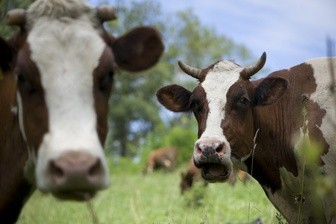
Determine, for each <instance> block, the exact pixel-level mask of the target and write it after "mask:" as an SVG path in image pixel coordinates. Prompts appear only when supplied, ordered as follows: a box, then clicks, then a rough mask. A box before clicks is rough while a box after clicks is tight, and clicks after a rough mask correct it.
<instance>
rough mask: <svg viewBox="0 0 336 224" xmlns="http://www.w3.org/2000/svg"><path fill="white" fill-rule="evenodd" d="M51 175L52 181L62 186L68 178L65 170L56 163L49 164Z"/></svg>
mask: <svg viewBox="0 0 336 224" xmlns="http://www.w3.org/2000/svg"><path fill="white" fill-rule="evenodd" d="M49 174H50V177H51V179H52V180H53V181H54V182H55V183H56V184H60V183H61V182H62V181H64V179H65V178H66V177H65V173H64V171H63V169H62V168H61V167H59V166H57V164H56V163H55V162H54V161H51V162H50V163H49Z"/></svg>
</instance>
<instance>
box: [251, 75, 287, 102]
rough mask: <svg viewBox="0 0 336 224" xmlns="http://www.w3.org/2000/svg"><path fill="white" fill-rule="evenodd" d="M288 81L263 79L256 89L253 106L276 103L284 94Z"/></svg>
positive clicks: (276, 78)
mask: <svg viewBox="0 0 336 224" xmlns="http://www.w3.org/2000/svg"><path fill="white" fill-rule="evenodd" d="M287 88H288V81H287V80H286V79H284V78H280V77H269V78H265V79H264V80H263V81H262V82H261V83H260V84H259V85H258V86H257V88H256V90H255V93H254V105H255V106H265V105H270V104H272V103H274V102H276V101H277V100H278V99H280V97H281V96H282V95H283V94H284V93H285V92H286V90H287Z"/></svg>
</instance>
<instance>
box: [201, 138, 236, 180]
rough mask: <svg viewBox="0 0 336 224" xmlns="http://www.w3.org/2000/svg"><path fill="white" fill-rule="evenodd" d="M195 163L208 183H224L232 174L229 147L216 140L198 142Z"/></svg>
mask: <svg viewBox="0 0 336 224" xmlns="http://www.w3.org/2000/svg"><path fill="white" fill-rule="evenodd" d="M194 163H195V165H196V166H197V167H198V168H200V169H201V171H202V177H203V178H204V179H205V180H206V181H208V182H224V181H226V180H227V179H228V178H229V177H230V175H231V173H232V162H231V159H230V151H229V146H228V145H227V144H225V142H222V141H218V140H215V139H206V140H202V141H201V140H198V141H197V142H196V144H195V148H194Z"/></svg>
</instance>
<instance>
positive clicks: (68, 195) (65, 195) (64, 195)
mask: <svg viewBox="0 0 336 224" xmlns="http://www.w3.org/2000/svg"><path fill="white" fill-rule="evenodd" d="M95 194H96V192H92V191H71V192H70V191H59V192H54V193H53V195H54V196H55V197H56V198H58V199H61V200H74V201H89V200H90V199H92V198H93V197H94V196H95Z"/></svg>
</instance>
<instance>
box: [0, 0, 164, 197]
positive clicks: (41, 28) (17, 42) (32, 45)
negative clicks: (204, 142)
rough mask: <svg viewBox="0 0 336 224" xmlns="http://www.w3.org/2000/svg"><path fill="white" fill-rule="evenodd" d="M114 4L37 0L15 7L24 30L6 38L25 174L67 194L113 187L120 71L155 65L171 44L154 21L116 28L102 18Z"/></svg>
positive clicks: (13, 18)
mask: <svg viewBox="0 0 336 224" xmlns="http://www.w3.org/2000/svg"><path fill="white" fill-rule="evenodd" d="M114 12H115V10H114V9H113V7H108V6H104V7H98V8H96V9H92V8H90V7H88V6H87V5H85V4H84V3H83V2H82V1H78V0H71V1H70V0H58V1H51V0H50V1H48V0H37V1H35V2H34V3H33V4H32V5H31V6H30V7H29V9H28V10H14V11H11V12H9V13H8V17H7V19H8V23H9V24H10V25H17V26H19V27H20V31H19V32H18V33H17V34H16V35H15V36H14V37H12V38H11V39H10V40H9V41H7V42H5V41H3V40H1V41H0V43H1V44H0V47H1V49H0V59H1V61H2V63H1V69H2V70H4V71H7V70H9V69H10V68H9V67H11V69H12V70H13V71H14V75H15V76H16V79H17V102H16V107H17V109H18V110H17V111H18V112H17V113H18V118H19V121H20V129H21V134H22V136H23V138H24V140H25V141H26V143H27V146H28V150H29V157H30V159H29V161H28V162H27V166H26V167H25V168H26V170H25V175H26V176H27V177H28V178H32V179H34V180H35V181H36V185H37V188H38V189H40V190H41V191H44V192H51V193H53V194H54V195H55V196H56V197H59V198H65V199H69V198H70V199H71V198H73V199H77V200H84V199H87V198H91V197H92V196H93V195H94V194H95V192H96V191H97V190H99V189H102V188H105V187H107V185H108V182H109V174H108V169H107V164H106V159H105V157H104V153H103V144H104V141H105V138H106V133H107V115H108V99H109V96H110V92H111V88H112V82H113V76H114V73H115V71H116V70H117V69H118V68H120V69H124V70H127V71H134V72H135V71H141V70H144V69H147V68H149V67H151V66H152V65H154V64H155V63H156V62H157V61H158V59H159V57H160V55H161V54H162V52H163V44H162V41H161V38H160V35H159V34H158V32H157V31H156V30H155V29H153V28H150V27H139V28H136V29H133V30H132V31H130V32H129V33H127V34H125V35H124V36H122V37H119V38H115V37H112V36H111V35H109V34H108V33H107V32H106V31H105V30H104V28H103V26H102V23H103V22H104V21H105V20H110V19H114V18H115V14H114ZM6 66H7V67H6ZM4 74H5V75H6V73H4ZM13 106H15V105H13ZM13 111H15V110H13ZM34 160H35V161H34ZM29 171H32V172H31V174H32V175H31V174H29Z"/></svg>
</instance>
